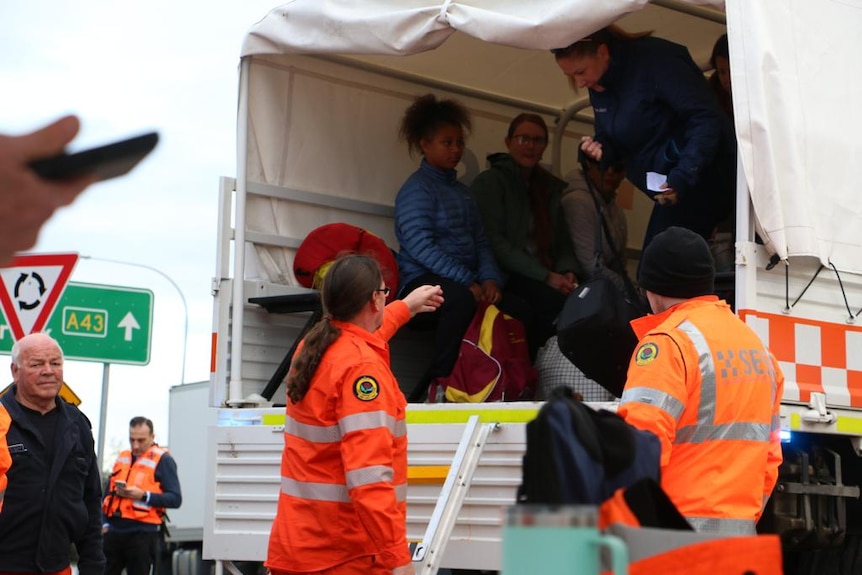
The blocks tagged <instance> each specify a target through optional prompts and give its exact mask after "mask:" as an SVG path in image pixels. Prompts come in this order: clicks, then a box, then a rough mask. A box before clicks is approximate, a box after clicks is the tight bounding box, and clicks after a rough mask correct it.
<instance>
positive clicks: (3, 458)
mask: <svg viewBox="0 0 862 575" xmlns="http://www.w3.org/2000/svg"><path fill="white" fill-rule="evenodd" d="M11 423H12V418H11V417H9V412H8V411H6V408H5V407H3V406H2V405H0V511H3V496H4V495H6V483H7V481H8V480H7V479H6V472H7V471H9V468H10V467H11V466H12V456H11V455H10V454H9V445H7V444H6V432H7V431H9V425H11Z"/></svg>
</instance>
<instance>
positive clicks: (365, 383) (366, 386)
mask: <svg viewBox="0 0 862 575" xmlns="http://www.w3.org/2000/svg"><path fill="white" fill-rule="evenodd" d="M353 395H355V396H356V399H358V400H359V401H372V400H374V399H377V396H378V395H380V384H378V383H377V380H376V379H374V378H373V377H371V376H370V375H362V376H359V377H358V378H357V379H356V381H354V382H353Z"/></svg>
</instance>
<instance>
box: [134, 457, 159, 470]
mask: <svg viewBox="0 0 862 575" xmlns="http://www.w3.org/2000/svg"><path fill="white" fill-rule="evenodd" d="M135 465H143V466H144V467H150V468H152V469H155V468H156V466H157V465H158V463H156V462H155V461H153V460H152V459H145V458H143V457H138V459H137V461H135Z"/></svg>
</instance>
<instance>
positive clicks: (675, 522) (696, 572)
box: [599, 482, 783, 575]
mask: <svg viewBox="0 0 862 575" xmlns="http://www.w3.org/2000/svg"><path fill="white" fill-rule="evenodd" d="M641 518H643V522H642V521H641ZM599 527H600V529H602V530H603V531H605V532H607V533H610V534H613V535H616V536H617V537H620V538H621V539H622V540H623V542H625V544H626V547H627V549H628V552H629V566H628V572H629V575H653V574H654V573H661V574H662V575H713V574H714V573H757V574H758V575H782V573H783V570H782V567H781V563H782V554H781V540H780V539H779V538H778V536H777V535H748V536H741V535H730V536H724V535H723V534H720V533H695V532H693V531H691V530H682V527H685V520H684V519H683V518H682V517H681V516H679V514H678V512H677V511H676V510H675V509H673V505H672V504H671V503H670V501H669V500H668V499H667V497H666V495H665V494H664V493H663V492H662V491H661V489H660V488H658V487H657V486H656V487H654V488H653V486H652V484H647V483H645V482H640V483H638V484H635V485H634V486H632V487H629V488H622V489H618V490H617V491H616V492H615V493H614V495H613V496H612V497H611V498H609V499H607V500H606V501H605V502H604V503H602V505H601V506H600V507H599ZM728 550H732V552H728ZM602 575H611V573H610V571H606V572H604V573H603V574H602Z"/></svg>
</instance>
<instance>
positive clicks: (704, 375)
mask: <svg viewBox="0 0 862 575" xmlns="http://www.w3.org/2000/svg"><path fill="white" fill-rule="evenodd" d="M677 327H678V329H679V330H680V331H681V332H683V333H684V334H686V335H687V336H688V338H689V339H690V340H691V343H692V345H694V349H695V350H696V351H697V356H698V369H699V370H700V377H701V385H700V405H698V406H697V423H695V424H694V425H688V426H685V427H681V428H679V429H678V430H677V432H676V437H675V438H674V440H673V442H674V444H680V443H703V442H705V441H713V440H721V439H736V440H742V441H759V442H769V440H770V434H771V432H772V428H773V426H774V425H775V424H774V422H771V423H770V424H767V423H748V422H743V421H736V422H733V423H723V424H721V425H716V424H715V403H716V395H717V391H716V389H717V383H716V377H715V363H714V362H713V359H712V352H711V351H710V349H709V344H707V342H706V338H705V337H703V334H702V333H701V331H700V330H699V329H697V327H695V325H694V324H693V323H691V322H690V321H687V320H686V321H684V322H682V323H681V324H679V326H677ZM772 381H773V383H772V396H773V398H774V397H775V389H776V384H775V378H774V377H773V380H772Z"/></svg>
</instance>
